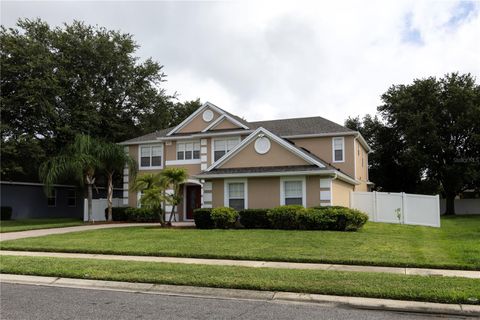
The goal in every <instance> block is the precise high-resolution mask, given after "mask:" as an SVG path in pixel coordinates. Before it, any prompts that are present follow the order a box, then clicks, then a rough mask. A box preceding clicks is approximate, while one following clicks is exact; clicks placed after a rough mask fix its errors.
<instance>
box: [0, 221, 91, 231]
mask: <svg viewBox="0 0 480 320" xmlns="http://www.w3.org/2000/svg"><path fill="white" fill-rule="evenodd" d="M79 225H83V221H82V220H80V219H71V218H56V219H22V220H5V221H0V232H15V231H26V230H35V229H48V228H61V227H73V226H79Z"/></svg>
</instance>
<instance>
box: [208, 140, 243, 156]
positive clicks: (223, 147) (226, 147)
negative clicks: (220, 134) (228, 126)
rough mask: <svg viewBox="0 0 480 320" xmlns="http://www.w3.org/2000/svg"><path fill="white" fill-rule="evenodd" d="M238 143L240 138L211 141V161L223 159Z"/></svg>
mask: <svg viewBox="0 0 480 320" xmlns="http://www.w3.org/2000/svg"><path fill="white" fill-rule="evenodd" d="M239 143H240V137H234V138H224V139H214V140H213V161H217V160H218V159H220V158H221V157H223V156H224V155H225V154H226V153H227V152H229V151H230V150H232V149H233V148H234V147H235V146H236V145H237V144H239Z"/></svg>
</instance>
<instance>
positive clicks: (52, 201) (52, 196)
mask: <svg viewBox="0 0 480 320" xmlns="http://www.w3.org/2000/svg"><path fill="white" fill-rule="evenodd" d="M47 206H49V207H56V206H57V189H52V190H51V191H50V192H49V193H48V196H47Z"/></svg>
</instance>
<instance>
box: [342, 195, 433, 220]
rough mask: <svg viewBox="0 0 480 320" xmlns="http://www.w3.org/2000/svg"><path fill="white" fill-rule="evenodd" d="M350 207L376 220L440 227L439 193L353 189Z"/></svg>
mask: <svg viewBox="0 0 480 320" xmlns="http://www.w3.org/2000/svg"><path fill="white" fill-rule="evenodd" d="M350 207H351V208H355V209H359V210H361V211H363V212H365V213H367V214H368V217H369V220H370V221H374V222H388V223H401V224H414V225H421V226H431V227H440V199H439V197H438V195H436V196H427V195H420V194H407V193H403V192H402V193H386V192H375V191H374V192H353V191H352V192H351V193H350Z"/></svg>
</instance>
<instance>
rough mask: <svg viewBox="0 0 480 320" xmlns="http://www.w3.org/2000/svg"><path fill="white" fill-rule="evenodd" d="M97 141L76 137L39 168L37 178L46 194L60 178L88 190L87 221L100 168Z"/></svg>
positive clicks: (90, 218)
mask: <svg viewBox="0 0 480 320" xmlns="http://www.w3.org/2000/svg"><path fill="white" fill-rule="evenodd" d="M97 146H98V141H96V140H95V139H93V138H91V137H89V136H87V135H77V136H75V140H74V141H73V143H72V144H71V145H69V146H67V147H66V148H65V150H64V151H63V152H62V153H61V154H60V155H58V156H55V157H53V158H50V159H49V160H48V161H46V162H44V163H43V164H42V165H41V166H40V170H39V176H40V178H41V179H42V180H43V182H44V184H45V188H46V189H47V192H49V191H50V190H51V188H52V185H53V184H54V183H56V182H58V180H59V179H61V178H62V177H69V176H70V177H73V178H74V179H76V180H77V181H78V182H79V183H80V184H81V185H84V184H86V185H87V189H88V195H87V199H88V200H87V201H88V221H89V222H93V221H92V188H93V185H94V184H95V174H96V171H97V169H98V168H99V167H100V161H99V159H98V153H97V151H98V148H97Z"/></svg>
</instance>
